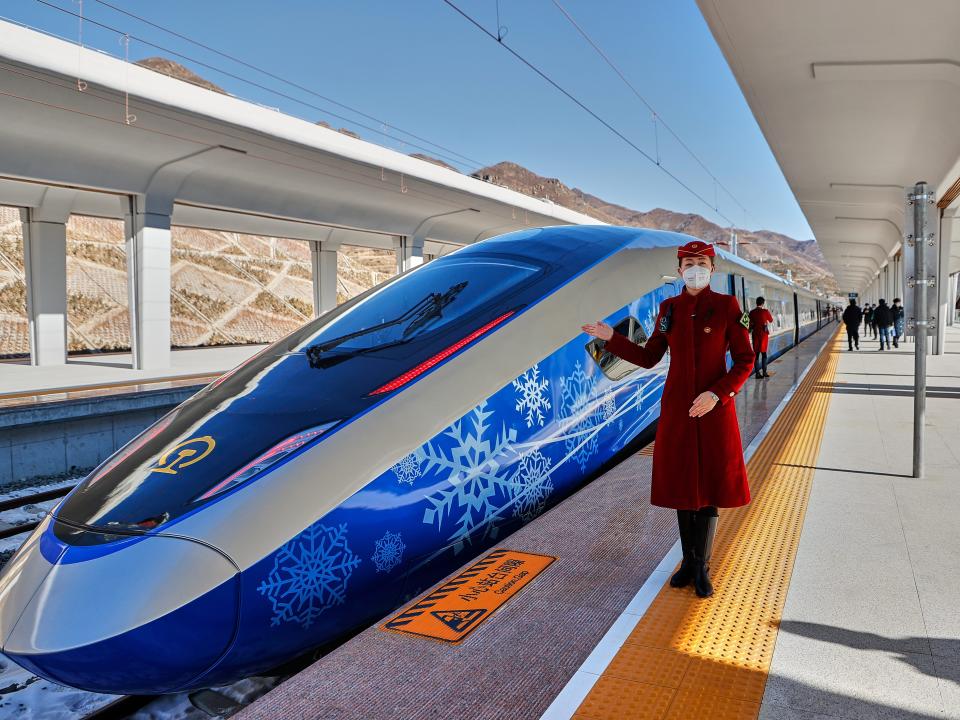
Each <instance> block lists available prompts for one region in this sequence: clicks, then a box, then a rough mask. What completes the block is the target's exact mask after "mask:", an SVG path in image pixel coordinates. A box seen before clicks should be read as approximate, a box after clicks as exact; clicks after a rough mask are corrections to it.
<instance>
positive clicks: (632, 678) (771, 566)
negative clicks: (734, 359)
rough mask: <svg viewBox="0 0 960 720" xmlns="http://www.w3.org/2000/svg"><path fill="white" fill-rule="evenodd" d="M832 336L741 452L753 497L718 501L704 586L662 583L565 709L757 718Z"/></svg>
mask: <svg viewBox="0 0 960 720" xmlns="http://www.w3.org/2000/svg"><path fill="white" fill-rule="evenodd" d="M839 348H840V341H839V333H838V334H837V336H835V337H834V339H833V340H832V341H828V343H827V344H826V346H825V347H824V350H823V352H822V353H821V355H820V357H819V358H817V360H816V361H815V363H814V365H813V367H811V368H810V372H808V373H807V376H806V378H804V380H803V382H802V383H801V384H800V386H799V387H798V388H797V390H796V392H795V393H794V396H793V398H792V399H791V400H790V402H789V403H787V405H786V407H785V408H784V410H783V413H782V414H781V415H780V417H779V418H777V420H776V421H775V422H774V424H773V427H771V428H770V431H769V433H768V434H767V436H766V437H765V438H764V439H763V441H762V442H761V443H760V446H759V447H758V448H757V451H756V452H755V453H754V455H753V457H752V458H751V459H750V462H749V463H748V464H747V474H748V476H749V477H750V485H751V490H752V492H753V502H751V503H750V504H749V505H747V506H746V507H742V508H736V509H731V510H721V511H720V523H719V526H718V529H717V538H716V543H715V546H714V554H713V559H712V562H711V565H712V567H711V577H712V578H713V584H714V588H715V594H714V596H713V597H712V598H709V599H705V600H701V599H699V598H697V597H696V595H695V594H694V593H693V589H692V588H691V587H688V588H684V589H675V588H671V587H670V586H669V585H664V587H663V588H661V590H660V592H659V594H658V595H657V597H656V598H655V599H654V601H653V603H652V604H651V605H650V608H649V609H648V610H647V612H646V614H645V615H644V616H643V618H641V620H640V622H639V623H638V624H637V626H636V628H635V629H634V631H633V632H632V633H631V634H630V637H629V638H627V640H626V642H625V643H624V645H623V647H621V649H620V651H619V652H618V653H617V655H616V657H615V658H614V659H613V661H612V662H611V663H610V665H609V666H608V667H607V669H606V670H605V671H604V673H603V675H602V676H601V677H600V679H599V680H598V681H597V683H596V684H595V685H594V687H593V689H592V690H591V691H590V694H589V695H587V697H586V699H584V701H583V703H582V704H581V705H580V707H579V708H578V710H577V712H576V714H575V715H574V717H575V718H580V719H581V720H608V719H609V720H626V719H628V718H643V719H647V718H649V719H650V720H656V719H657V718H669V719H670V720H675V719H676V720H679V718H685V719H687V720H689V718H698V717H699V718H711V720H728V719H730V718H736V719H737V720H740V719H743V720H747V719H749V720H755V719H756V718H757V716H758V714H759V712H760V701H761V700H762V698H763V690H764V687H765V685H766V681H767V673H768V672H769V669H770V661H771V659H772V657H773V647H774V643H775V642H776V639H777V628H778V626H779V624H780V618H781V615H782V611H783V605H784V602H785V600H786V596H787V587H788V586H789V583H790V574H791V572H792V571H793V561H794V558H795V557H796V553H797V546H798V544H799V542H800V531H801V529H802V528H803V517H804V513H805V511H806V507H807V499H808V497H809V493H810V487H811V485H812V483H813V472H814V471H813V467H814V466H816V464H817V462H816V461H817V456H818V455H819V453H820V442H821V440H822V439H823V427H824V421H825V420H826V417H827V410H828V409H829V405H830V393H827V392H820V391H817V389H816V388H817V386H818V384H819V383H826V384H830V383H832V381H833V379H834V374H835V372H836V367H837V359H838V357H839V352H838V350H839Z"/></svg>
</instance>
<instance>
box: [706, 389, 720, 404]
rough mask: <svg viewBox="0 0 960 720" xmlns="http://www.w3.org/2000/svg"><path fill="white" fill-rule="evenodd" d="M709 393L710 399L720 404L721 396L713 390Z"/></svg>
mask: <svg viewBox="0 0 960 720" xmlns="http://www.w3.org/2000/svg"><path fill="white" fill-rule="evenodd" d="M707 392H708V393H710V397H712V398H713V401H714V402H720V396H719V395H717V394H716V393H715V392H713V390H707Z"/></svg>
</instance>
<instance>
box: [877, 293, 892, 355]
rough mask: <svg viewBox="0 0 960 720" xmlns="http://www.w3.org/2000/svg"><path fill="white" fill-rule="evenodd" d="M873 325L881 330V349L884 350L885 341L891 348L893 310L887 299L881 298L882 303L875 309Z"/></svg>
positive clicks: (888, 347)
mask: <svg viewBox="0 0 960 720" xmlns="http://www.w3.org/2000/svg"><path fill="white" fill-rule="evenodd" d="M873 326H874V327H875V328H877V329H878V330H879V331H880V349H881V350H883V349H884V347H883V343H884V341H886V343H887V347H886V349H887V350H889V349H890V336H891V335H892V334H893V332H892V329H893V311H892V310H890V306H889V305H887V301H886V300H884V299H883V298H880V304H879V305H877V307H876V308H874V311H873Z"/></svg>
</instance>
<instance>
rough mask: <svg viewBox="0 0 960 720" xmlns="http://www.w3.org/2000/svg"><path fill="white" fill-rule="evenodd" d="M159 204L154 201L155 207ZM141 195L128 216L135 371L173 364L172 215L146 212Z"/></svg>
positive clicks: (128, 284)
mask: <svg viewBox="0 0 960 720" xmlns="http://www.w3.org/2000/svg"><path fill="white" fill-rule="evenodd" d="M155 205H156V203H151V208H153V207H154V206H155ZM146 207H147V203H146V202H145V199H144V198H143V197H141V196H134V197H132V198H131V199H130V212H129V213H128V214H127V216H126V238H127V288H128V298H129V303H128V307H129V309H130V350H131V353H132V354H133V368H134V369H135V370H153V369H163V368H168V367H170V248H171V241H170V214H171V212H172V203H170V204H169V209H168V210H167V211H166V213H163V212H146V211H145V208H146Z"/></svg>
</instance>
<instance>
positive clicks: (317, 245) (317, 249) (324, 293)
mask: <svg viewBox="0 0 960 720" xmlns="http://www.w3.org/2000/svg"><path fill="white" fill-rule="evenodd" d="M339 247H340V245H339V244H338V243H329V242H312V243H310V263H311V268H312V270H313V272H312V276H313V316H314V317H320V316H321V315H323V314H325V313H328V312H330V311H331V310H333V309H334V308H336V307H337V250H338V249H339Z"/></svg>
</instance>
